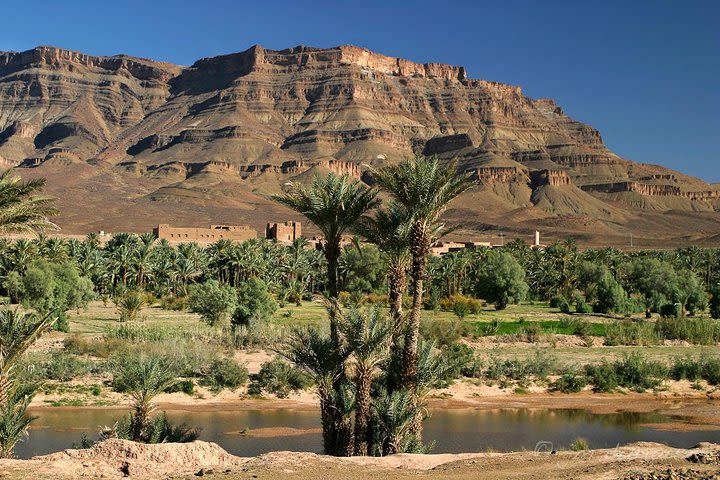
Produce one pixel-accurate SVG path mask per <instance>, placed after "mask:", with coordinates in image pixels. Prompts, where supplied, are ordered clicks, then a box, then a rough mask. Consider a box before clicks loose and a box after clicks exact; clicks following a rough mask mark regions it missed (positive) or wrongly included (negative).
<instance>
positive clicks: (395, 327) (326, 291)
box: [0, 157, 720, 456]
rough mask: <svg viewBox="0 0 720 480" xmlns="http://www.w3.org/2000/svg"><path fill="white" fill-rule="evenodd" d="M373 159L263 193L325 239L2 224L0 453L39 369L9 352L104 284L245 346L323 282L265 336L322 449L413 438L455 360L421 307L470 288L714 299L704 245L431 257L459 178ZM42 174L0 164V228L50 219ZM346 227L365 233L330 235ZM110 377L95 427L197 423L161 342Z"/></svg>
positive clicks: (712, 256) (515, 297)
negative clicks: (124, 403) (95, 231)
mask: <svg viewBox="0 0 720 480" xmlns="http://www.w3.org/2000/svg"><path fill="white" fill-rule="evenodd" d="M371 173H372V176H373V178H374V180H375V183H376V187H374V188H367V187H366V186H365V185H363V184H360V183H359V182H356V181H353V180H351V179H350V178H348V177H347V176H337V175H333V174H329V175H327V176H326V177H316V178H315V179H314V180H313V182H312V183H311V184H310V185H293V186H292V187H291V188H290V189H289V191H288V192H287V193H286V194H285V195H282V196H279V197H277V198H276V200H278V201H279V202H281V203H283V204H285V205H286V206H288V207H290V208H292V209H294V210H296V211H297V212H299V213H301V214H303V215H304V216H305V217H307V218H308V219H309V220H310V221H311V222H313V223H314V224H315V226H316V227H317V228H318V229H319V230H320V232H321V233H322V237H323V241H322V248H321V251H316V250H315V249H310V248H307V247H308V242H307V241H305V240H304V239H299V240H297V241H295V242H294V243H293V244H292V245H289V246H285V245H281V244H277V243H273V242H269V241H264V240H250V241H246V242H243V243H234V242H230V241H225V240H221V241H218V242H216V243H214V244H212V245H210V246H208V247H207V248H201V247H199V246H198V245H196V244H193V243H188V244H181V245H179V246H177V247H173V246H171V245H169V244H167V243H166V242H162V241H161V242H158V241H157V240H156V239H155V238H153V237H152V236H151V235H139V236H138V235H134V234H122V233H121V234H117V235H115V236H113V237H112V238H111V239H110V240H109V241H108V242H106V243H105V244H104V245H101V244H100V242H99V239H98V237H97V236H95V235H89V236H88V237H87V238H86V239H85V240H84V241H76V240H63V239H57V238H46V237H43V236H39V237H38V238H36V239H34V240H16V241H13V242H10V241H2V243H0V252H1V253H2V256H1V258H2V262H1V263H0V277H1V278H2V288H3V290H4V293H5V295H6V296H7V297H8V298H9V299H10V301H11V302H12V303H16V304H20V305H22V307H23V308H22V309H17V308H16V309H10V308H5V309H3V310H2V311H0V329H1V332H0V342H2V344H1V345H0V353H1V354H2V355H1V357H0V446H1V447H2V451H0V454H2V455H4V456H8V455H10V454H11V452H12V448H13V446H14V444H15V442H16V441H17V440H18V439H20V438H21V437H22V435H23V433H24V432H25V430H26V428H27V425H28V424H29V422H30V418H29V417H28V416H27V414H26V412H25V410H26V408H27V406H28V404H29V402H30V400H31V399H32V396H33V394H34V392H35V391H36V390H37V387H38V385H37V384H35V383H28V382H21V381H19V376H18V375H17V374H16V371H15V368H14V366H15V365H16V364H17V361H18V359H19V358H20V357H21V356H22V355H23V353H24V352H25V351H26V350H27V349H28V348H29V347H30V345H31V344H32V342H33V341H34V340H35V339H36V338H37V337H38V336H40V335H41V334H42V333H43V332H45V331H47V330H48V329H51V328H55V329H59V330H67V329H68V328H69V324H68V322H67V315H66V314H67V312H69V311H71V310H74V309H80V308H83V307H84V306H85V305H87V303H88V302H89V301H90V300H93V299H96V298H99V299H102V300H103V301H104V302H110V301H112V302H113V303H114V304H115V305H116V306H117V308H118V312H119V320H120V321H126V322H127V321H132V320H134V319H135V318H137V315H138V313H139V311H140V309H141V308H142V306H143V305H144V304H148V303H152V302H157V301H159V302H160V303H161V304H162V305H163V306H164V307H165V308H173V309H186V308H187V309H189V310H191V311H193V312H196V313H198V314H199V315H200V316H201V318H202V319H203V320H204V321H205V322H206V323H208V324H209V325H211V326H213V328H217V329H222V330H223V331H227V332H228V334H229V335H230V336H231V337H232V338H233V339H235V340H234V345H235V346H242V345H245V344H247V343H248V342H249V341H252V340H251V339H252V338H253V336H256V335H259V334H260V332H261V327H262V325H263V324H264V322H265V321H266V320H267V319H268V318H269V317H270V316H271V315H272V314H273V312H274V311H275V309H276V308H277V304H278V303H279V304H285V303H296V304H298V305H300V304H301V303H302V302H304V301H308V300H312V299H313V295H318V294H322V296H320V297H319V298H321V299H322V301H324V302H325V306H326V310H327V317H328V322H327V328H319V329H317V328H306V329H298V330H295V331H294V332H293V333H292V334H291V335H290V336H288V337H286V338H284V339H282V341H281V343H277V344H275V345H274V348H275V349H276V350H277V352H278V353H279V354H280V355H281V356H283V357H285V358H286V359H287V360H288V361H289V362H291V363H293V364H294V365H296V366H297V367H298V368H300V369H302V370H303V371H305V372H306V374H307V375H308V376H309V377H311V378H312V380H313V382H314V384H315V388H316V389H317V394H318V397H319V400H320V409H321V420H322V426H323V444H324V449H325V451H326V453H329V454H333V455H368V454H370V455H387V454H392V453H395V452H412V451H416V452H417V451H424V450H426V448H427V447H426V446H424V444H423V441H422V421H423V419H424V417H425V416H426V415H427V411H426V409H425V400H426V397H427V395H428V393H429V391H430V389H431V388H432V386H433V385H435V384H436V382H437V381H438V379H439V378H443V377H446V376H447V374H448V373H447V372H448V371H449V370H452V369H456V368H457V365H453V364H452V362H449V361H447V358H448V355H444V352H443V351H442V350H441V347H439V346H436V345H434V344H432V343H430V342H428V341H424V340H423V338H422V335H421V317H422V311H423V310H428V309H430V310H432V309H443V310H448V311H452V312H454V313H455V314H456V315H457V316H458V317H459V318H463V317H465V316H466V315H469V314H471V313H475V312H477V311H478V310H479V309H480V308H481V306H482V303H481V302H480V301H479V300H477V299H482V300H484V301H486V302H488V303H490V304H493V305H494V306H495V308H497V309H503V308H505V307H506V306H507V305H509V304H514V303H519V302H521V301H536V300H539V301H546V300H550V302H551V304H552V305H553V306H555V307H557V308H559V309H560V310H562V311H563V312H565V313H568V314H571V313H573V312H578V313H587V312H597V313H600V314H604V315H609V316H613V317H615V318H623V317H625V316H630V315H632V314H636V313H642V312H645V315H646V316H647V317H651V316H652V315H653V314H661V315H662V316H663V317H664V318H672V319H674V320H675V321H677V322H683V321H684V318H685V316H686V315H693V314H694V313H696V312H703V311H705V310H706V309H707V307H708V306H709V307H710V313H711V314H712V316H713V317H718V316H720V295H719V293H720V291H719V290H718V284H719V283H720V252H719V251H717V250H710V249H708V250H701V249H697V248H693V247H691V248H686V249H680V250H674V251H666V252H634V253H624V252H620V251H618V250H616V249H612V248H606V249H600V250H586V251H580V250H578V248H577V246H576V245H575V244H574V243H573V242H572V241H567V242H563V243H555V244H553V245H551V246H549V247H547V248H544V249H536V248H530V247H529V246H527V245H526V244H525V243H524V242H522V241H514V242H511V243H510V244H508V245H506V246H505V247H503V248H500V249H487V248H477V249H472V250H466V251H462V252H457V253H452V254H448V255H445V256H443V257H432V256H430V251H431V247H432V245H433V244H434V243H435V242H436V241H437V240H438V239H439V238H441V237H442V236H443V235H446V234H447V233H449V232H450V231H451V229H449V228H448V227H447V226H446V225H445V224H444V223H443V222H442V221H441V220H440V217H441V214H442V213H443V211H444V210H445V208H446V207H447V206H448V205H449V204H450V202H452V200H453V199H454V198H456V197H457V196H458V195H460V194H461V193H463V192H464V191H466V190H467V189H468V188H470V187H471V186H472V183H471V182H470V180H469V179H468V178H467V177H466V176H464V175H459V174H458V173H457V171H456V169H455V166H453V165H448V164H443V163H441V162H439V161H438V160H437V159H435V158H423V157H418V158H416V159H407V160H405V161H402V162H400V163H399V164H397V165H392V166H388V167H385V168H381V169H373V170H371ZM41 187H42V182H38V181H33V182H22V181H20V180H19V179H17V178H15V177H12V175H11V174H9V173H8V172H6V173H5V174H3V175H2V176H0V228H2V229H3V231H4V232H14V231H35V232H38V231H42V230H46V229H49V228H53V227H54V225H53V224H52V223H50V222H49V221H48V220H47V218H48V217H49V216H50V215H52V214H53V213H54V210H53V209H52V208H51V206H50V201H51V199H49V198H47V197H44V196H41V195H39V194H38V192H39V190H40V189H41ZM381 197H382V198H384V199H385V200H384V201H383V202H381V201H380V198H381ZM349 236H355V238H356V239H358V240H361V241H358V242H353V243H352V244H344V242H343V239H344V238H347V237H349ZM716 330H718V329H716ZM249 339H250V340H249ZM718 340H720V339H718ZM715 341H717V340H715ZM117 377H118V378H117V383H119V384H125V385H126V388H127V391H129V392H130V393H131V395H132V397H133V398H134V404H133V412H134V413H133V414H131V415H130V416H129V417H127V418H126V419H124V420H122V421H119V422H118V423H117V424H116V425H115V426H114V427H113V428H112V429H110V430H109V431H107V432H104V435H105V436H122V437H123V438H129V439H132V440H137V441H152V440H154V441H158V439H164V440H166V441H167V440H181V439H189V438H192V437H193V435H192V432H190V431H188V430H187V429H183V428H180V427H178V428H175V429H173V427H171V426H170V425H169V424H168V423H167V421H166V419H165V418H164V416H163V415H162V414H160V415H155V414H154V404H153V403H152V399H153V398H154V396H155V395H157V394H158V393H160V392H162V391H164V390H165V389H167V388H168V387H170V386H172V385H173V384H174V383H177V379H176V378H175V377H176V375H174V374H173V369H172V365H169V363H168V362H167V361H166V360H163V359H162V358H160V359H158V358H153V357H148V356H145V355H139V356H138V357H137V358H136V359H133V361H131V362H127V363H126V364H123V365H119V366H118V368H117Z"/></svg>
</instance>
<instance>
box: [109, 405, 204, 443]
mask: <svg viewBox="0 0 720 480" xmlns="http://www.w3.org/2000/svg"><path fill="white" fill-rule="evenodd" d="M132 423H133V416H132V414H128V415H123V416H122V417H120V419H118V420H116V421H115V424H114V425H113V427H112V428H110V429H106V430H104V431H102V432H101V433H100V439H101V440H105V439H107V438H119V439H121V440H133V437H132V434H131V432H132ZM199 433H200V431H199V430H198V429H196V428H190V427H188V426H187V425H186V424H184V423H183V424H181V425H173V424H172V423H170V421H169V420H168V418H167V415H166V414H165V412H160V413H158V414H157V415H155V417H153V418H152V420H151V422H150V425H149V426H148V431H147V432H145V437H146V438H145V440H147V443H187V442H193V441H195V440H197V438H198V435H199Z"/></svg>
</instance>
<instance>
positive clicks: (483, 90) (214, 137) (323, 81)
mask: <svg viewBox="0 0 720 480" xmlns="http://www.w3.org/2000/svg"><path fill="white" fill-rule="evenodd" d="M414 153H425V154H438V155H439V156H440V157H441V158H443V159H445V160H447V161H450V160H453V159H454V160H455V161H457V162H458V163H459V166H460V168H461V169H462V170H465V171H468V172H472V174H473V175H474V177H475V178H476V179H477V180H478V182H479V184H478V187H477V188H475V189H473V190H472V191H471V192H469V193H467V194H465V195H464V196H463V198H462V199H460V200H459V201H457V202H456V203H455V204H454V205H455V207H454V208H453V209H451V210H450V211H448V212H447V217H448V218H450V219H461V220H463V221H464V222H465V224H466V227H465V230H463V231H460V232H458V233H457V235H456V237H457V238H459V239H466V240H470V239H472V240H483V239H484V240H490V241H497V234H498V232H500V231H502V232H504V233H505V234H506V235H507V236H508V237H519V238H524V239H526V240H530V238H531V234H532V232H533V231H534V230H536V229H538V230H541V231H542V232H543V235H544V239H545V240H551V239H557V238H564V237H567V236H572V237H575V238H576V239H578V240H579V241H580V242H581V243H582V244H585V245H609V244H610V245H617V246H625V245H627V244H628V243H629V237H630V234H632V235H633V238H634V244H635V245H636V246H647V247H660V248H662V247H667V246H672V245H683V244H688V243H697V244H701V245H718V244H719V241H718V239H719V238H720V222H718V220H720V213H719V212H718V210H720V190H719V189H718V186H717V185H710V184H707V183H706V182H704V181H702V180H700V179H697V178H692V177H689V176H687V175H683V174H681V173H678V172H673V171H670V170H668V169H665V168H663V167H659V166H654V165H648V164H639V163H633V162H630V161H628V160H625V159H623V158H621V157H619V156H618V155H616V154H614V153H613V152H611V151H610V150H609V149H608V148H607V147H606V146H605V145H604V143H603V141H602V138H601V136H600V134H599V132H598V131H597V130H595V129H594V128H592V127H590V126H588V125H585V124H582V123H580V122H578V121H575V120H573V119H571V118H569V117H568V116H566V115H565V114H564V113H563V111H562V108H561V107H560V106H558V105H556V104H555V103H554V102H553V101H552V100H548V99H531V98H529V97H526V96H524V95H523V94H522V90H521V88H520V87H516V86H512V85H506V84H501V83H496V82H490V81H485V80H475V79H470V78H467V75H466V73H465V70H464V68H462V67H453V66H449V65H443V64H433V63H430V64H418V63H413V62H409V61H406V60H402V59H398V58H392V57H387V56H384V55H381V54H377V53H374V52H370V51H368V50H365V49H362V48H358V47H353V46H341V47H335V48H327V49H318V48H312V47H305V46H298V47H295V48H291V49H287V50H282V51H274V50H268V49H264V48H263V47H260V46H254V47H252V48H250V49H248V50H246V51H245V52H241V53H236V54H231V55H224V56H220V57H214V58H206V59H201V60H198V61H197V62H195V64H193V65H192V66H190V67H181V66H177V65H171V64H167V63H162V62H157V61H153V60H146V59H140V58H134V57H128V56H124V55H119V56H113V57H95V56H90V55H85V54H82V53H78V52H72V51H68V50H63V49H60V48H55V47H38V48H36V49H33V50H30V51H27V52H20V53H15V52H6V53H1V52H0V165H5V166H7V167H16V166H20V168H19V169H18V171H20V172H21V174H22V175H23V176H27V177H37V176H43V177H46V178H47V179H48V186H47V191H48V192H49V193H51V194H54V195H56V196H58V197H59V202H58V204H59V207H60V209H61V212H62V213H61V216H60V217H59V218H58V223H59V225H60V226H61V227H63V232H64V233H67V234H74V233H80V234H83V233H87V232H89V231H97V230H101V229H102V230H105V231H118V230H129V231H148V230H149V229H150V228H151V227H152V226H154V225H155V224H157V223H159V222H160V221H162V222H163V223H171V224H176V225H181V226H189V225H203V224H210V223H235V224H239V223H247V224H250V225H251V226H253V227H254V228H257V229H258V230H260V231H262V228H263V226H264V224H265V222H268V221H278V220H286V219H299V217H298V216H297V215H295V214H292V213H291V212H289V211H288V210H286V209H284V208H283V207H280V206H279V205H277V204H275V203H273V202H272V200H270V199H269V198H268V195H270V194H273V193H278V192H280V190H281V187H282V186H283V185H284V184H285V183H286V182H288V181H300V182H304V181H307V180H308V179H309V178H311V177H312V174H313V173H323V172H327V171H335V172H339V173H348V174H350V175H352V176H355V177H358V178H362V179H363V180H365V181H369V178H368V177H367V175H366V174H365V173H364V172H365V170H366V167H365V165H367V164H374V165H383V164H385V163H388V162H393V161H397V160H398V159H399V158H402V157H403V156H407V155H412V154H414ZM89 206H90V207H91V208H88V207H89ZM308 233H310V234H313V233H315V232H313V231H312V230H310V231H309V232H308Z"/></svg>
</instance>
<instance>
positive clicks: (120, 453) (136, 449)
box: [30, 440, 247, 478]
mask: <svg viewBox="0 0 720 480" xmlns="http://www.w3.org/2000/svg"><path fill="white" fill-rule="evenodd" d="M30 462H31V463H36V462H38V463H40V464H41V467H40V468H41V470H42V471H47V472H53V473H55V474H57V475H58V476H61V477H62V476H69V477H78V476H92V477H98V476H100V475H103V476H104V477H106V478H115V477H124V476H132V477H133V478H157V477H159V476H163V475H171V474H172V475H181V474H189V473H196V472H198V471H200V470H201V469H204V470H209V469H215V470H228V469H229V470H232V469H234V468H237V467H238V466H240V465H242V464H244V463H245V462H247V459H243V458H240V457H236V456H234V455H230V454H229V453H227V452H226V451H225V450H223V449H222V448H220V446H218V445H217V444H215V443H209V442H199V441H196V442H192V443H167V444H157V445H146V444H142V443H135V442H130V441H127V440H107V441H105V442H102V443H98V444H96V445H94V446H93V447H91V448H88V449H83V450H64V451H62V452H58V453H53V454H50V455H44V456H41V457H35V458H33V459H31V460H30ZM33 471H36V470H35V469H34V468H33Z"/></svg>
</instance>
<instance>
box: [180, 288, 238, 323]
mask: <svg viewBox="0 0 720 480" xmlns="http://www.w3.org/2000/svg"><path fill="white" fill-rule="evenodd" d="M235 301H236V294H235V290H234V289H233V288H232V287H229V286H227V285H223V284H221V283H219V282H218V281H217V280H208V281H207V282H205V283H202V284H197V285H192V286H191V287H190V296H189V298H188V305H189V306H190V311H192V312H194V313H197V314H199V315H200V317H201V318H202V319H203V320H204V321H205V322H206V323H208V324H209V325H211V326H214V325H217V324H219V323H221V322H223V321H225V320H227V318H228V317H229V316H230V313H231V312H232V311H233V310H234V308H235V305H236V303H235Z"/></svg>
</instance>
